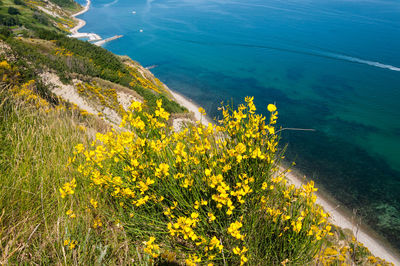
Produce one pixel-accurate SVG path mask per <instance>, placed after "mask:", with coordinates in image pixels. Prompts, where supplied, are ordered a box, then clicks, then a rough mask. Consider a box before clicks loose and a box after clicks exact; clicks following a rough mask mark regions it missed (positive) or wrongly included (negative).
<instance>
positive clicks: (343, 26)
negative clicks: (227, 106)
mask: <svg viewBox="0 0 400 266" xmlns="http://www.w3.org/2000/svg"><path fill="white" fill-rule="evenodd" d="M133 11H134V13H133ZM80 18H82V19H84V20H86V21H87V25H86V26H85V27H84V28H83V29H82V30H81V31H82V32H95V33H97V34H99V35H101V36H102V37H103V38H107V37H111V36H113V35H117V34H118V35H119V34H122V35H124V37H123V38H121V39H118V40H116V41H112V42H110V43H107V44H106V45H105V46H104V47H105V48H106V49H109V50H111V51H112V52H115V53H117V54H121V55H129V56H131V57H132V58H133V59H135V60H137V61H139V62H140V63H141V64H142V65H144V66H149V65H157V67H156V68H154V69H152V72H153V73H154V74H155V75H156V76H157V77H159V78H160V80H161V81H163V82H164V83H166V84H167V85H168V86H169V87H170V88H171V89H173V90H175V91H177V92H179V93H181V94H183V95H185V96H187V97H189V98H191V99H193V100H194V101H195V102H197V103H198V104H200V105H202V106H203V107H204V108H205V109H206V111H207V112H208V113H209V114H210V116H211V117H214V116H217V115H218V111H217V107H218V106H219V103H220V102H221V101H225V102H227V101H231V100H233V101H234V102H235V103H239V102H241V101H242V100H243V98H244V97H245V96H248V95H249V96H255V102H256V104H257V107H258V108H259V110H261V111H263V112H265V110H266V106H267V104H268V103H276V105H277V106H278V108H279V112H280V124H281V125H282V126H284V127H292V128H313V129H315V130H316V131H315V132H299V131H286V132H284V134H283V139H282V143H288V145H289V146H288V151H287V159H288V160H290V161H293V160H294V161H296V163H297V167H298V169H300V170H301V171H302V172H304V173H305V174H307V176H308V177H310V178H312V179H314V180H316V182H317V183H319V184H320V185H322V186H323V187H324V188H326V189H327V190H328V191H329V192H330V193H331V194H332V195H333V196H334V197H335V198H336V199H337V200H338V201H339V202H341V203H342V204H343V205H345V206H347V207H348V208H350V209H357V210H358V213H359V215H360V216H361V217H362V218H363V221H364V222H366V223H368V224H369V225H371V226H372V228H374V229H375V230H376V231H378V232H379V233H380V234H382V235H384V236H385V237H386V238H387V239H388V240H389V241H390V242H391V243H392V244H393V245H394V246H396V247H397V248H398V249H400V108H399V107H400V2H398V1H394V0H330V1H322V0H307V1H304V0H287V1H280V0H147V1H146V0H136V1H132V0H92V7H91V9H90V10H89V12H87V13H85V14H83V15H82V16H80ZM141 29H142V30H143V31H142V32H141V31H140V30H141Z"/></svg>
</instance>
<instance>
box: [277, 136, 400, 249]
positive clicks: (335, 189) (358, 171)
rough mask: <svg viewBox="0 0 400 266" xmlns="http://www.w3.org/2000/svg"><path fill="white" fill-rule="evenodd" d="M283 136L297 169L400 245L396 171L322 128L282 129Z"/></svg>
mask: <svg viewBox="0 0 400 266" xmlns="http://www.w3.org/2000/svg"><path fill="white" fill-rule="evenodd" d="M282 136H283V138H282V142H288V143H289V147H288V149H287V152H286V158H287V159H288V160H289V161H292V160H294V161H296V162H297V167H298V168H299V170H300V171H302V172H303V173H305V174H306V175H308V176H309V177H310V178H312V179H314V180H316V182H317V183H321V184H322V185H323V186H324V187H325V188H326V189H327V190H328V191H329V192H330V193H331V194H332V195H333V196H334V197H335V198H336V199H337V200H338V201H340V202H342V203H343V204H344V205H345V206H347V207H349V208H350V209H352V208H353V209H357V210H359V213H360V215H361V216H362V217H363V221H364V222H365V223H367V224H369V225H371V226H372V227H373V228H375V229H376V230H377V231H378V232H380V233H381V234H382V235H384V236H385V237H387V238H388V240H389V241H391V242H392V243H394V244H395V245H396V246H397V247H398V248H400V227H399V224H398V223H399V221H400V216H399V214H400V194H399V193H398V192H399V191H400V182H398V181H396V180H398V179H399V177H400V173H399V172H397V171H395V170H392V169H391V168H390V167H389V165H388V164H387V163H386V162H385V161H384V160H383V159H382V158H380V157H379V156H377V155H376V156H370V155H369V154H368V153H367V152H365V151H364V150H361V149H359V148H358V147H357V146H355V145H352V144H351V143H349V142H346V141H344V140H338V139H334V138H330V137H329V136H326V135H325V134H323V133H322V132H314V133H302V132H297V133H293V132H284V134H283V135H282ZM315 169H318V171H316V170H315ZM378 207H379V208H378ZM388 210H389V211H388ZM388 213H390V214H389V215H388ZM388 217H390V219H388Z"/></svg>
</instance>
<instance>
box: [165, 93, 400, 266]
mask: <svg viewBox="0 0 400 266" xmlns="http://www.w3.org/2000/svg"><path fill="white" fill-rule="evenodd" d="M165 86H166V87H167V89H168V91H169V92H170V93H171V95H172V96H173V97H174V99H175V100H176V101H177V102H178V103H179V104H181V105H182V106H184V107H186V108H187V109H188V110H189V112H193V113H194V115H195V119H196V120H197V121H201V122H202V123H203V125H205V126H207V124H208V123H212V124H215V123H214V122H213V121H212V119H210V118H209V117H207V116H203V115H201V114H200V112H199V111H198V109H199V107H200V105H198V104H196V103H195V102H193V101H192V100H190V99H188V98H186V97H185V96H183V95H181V94H179V93H177V92H175V91H173V90H171V89H170V88H169V87H168V86H167V85H165ZM284 169H287V167H286V166H281V167H280V170H281V171H283V170H284ZM301 176H304V175H302V174H301V172H300V171H298V170H296V169H291V172H289V173H287V174H286V178H287V179H288V181H289V183H290V184H293V185H295V186H296V187H301V185H303V184H305V183H307V182H308V181H310V180H309V179H308V178H306V177H305V176H304V178H302V177H301ZM317 188H318V187H317ZM315 195H316V196H317V201H316V203H317V204H318V205H320V206H322V207H323V208H324V210H325V211H326V212H328V213H329V214H330V219H331V222H332V224H334V225H335V226H339V227H341V228H342V229H350V230H351V231H352V232H353V234H354V236H355V238H356V240H357V241H359V242H361V243H362V244H363V245H364V246H365V247H367V248H368V249H369V251H370V252H371V253H372V254H373V255H374V256H376V257H380V258H382V259H384V260H386V261H388V262H392V263H393V264H394V265H399V266H400V254H399V253H398V252H397V251H396V250H395V249H394V248H393V247H392V246H391V245H390V243H388V242H387V240H386V239H384V238H383V237H382V236H380V235H379V234H378V233H377V232H375V231H374V230H373V229H372V228H370V227H369V226H367V225H365V224H361V225H357V222H356V220H357V217H355V216H354V214H352V213H351V212H350V210H349V209H347V208H346V207H345V206H342V205H341V204H339V203H338V202H337V201H336V200H335V198H334V197H333V196H331V195H330V194H329V192H328V191H326V190H324V189H323V188H318V191H316V192H315ZM353 220H354V221H353Z"/></svg>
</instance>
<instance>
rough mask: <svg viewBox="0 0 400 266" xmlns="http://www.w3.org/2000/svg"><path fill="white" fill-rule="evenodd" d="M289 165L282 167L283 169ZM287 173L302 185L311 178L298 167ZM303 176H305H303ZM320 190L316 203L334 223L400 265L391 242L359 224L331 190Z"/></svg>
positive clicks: (294, 183) (372, 251)
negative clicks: (331, 193)
mask: <svg viewBox="0 0 400 266" xmlns="http://www.w3.org/2000/svg"><path fill="white" fill-rule="evenodd" d="M286 168H287V167H281V170H283V169H286ZM291 170H292V171H291V172H289V173H287V174H286V178H287V179H288V181H289V183H291V184H293V185H295V186H296V187H300V186H301V185H303V184H306V183H307V182H308V181H310V179H308V178H306V177H305V176H304V175H302V174H301V172H300V171H298V170H296V169H291ZM301 176H303V178H302V177H301ZM317 188H318V191H316V192H315V195H316V196H317V201H316V203H317V204H318V205H320V206H322V207H323V208H324V210H325V211H326V212H328V213H329V214H330V220H331V222H332V224H334V225H336V226H339V227H341V228H342V229H350V230H351V231H352V233H353V234H354V237H355V238H356V240H357V241H359V242H361V243H362V244H363V245H364V246H365V247H367V248H368V249H369V251H370V252H371V253H372V254H373V255H374V256H376V257H380V258H382V259H384V260H386V261H388V262H392V263H393V264H394V265H400V254H399V253H398V251H397V250H395V249H394V248H393V247H392V246H391V245H390V243H389V242H388V241H387V240H386V239H385V238H384V237H383V236H381V235H379V234H378V233H377V232H376V231H374V230H373V229H372V228H370V227H369V226H368V225H366V224H364V223H361V224H357V216H355V215H354V214H353V213H352V212H351V211H350V210H349V209H348V208H347V207H346V206H343V205H342V204H340V203H339V202H338V201H337V200H336V199H335V198H334V197H333V196H332V195H330V194H329V191H326V190H325V189H324V188H323V187H319V186H317Z"/></svg>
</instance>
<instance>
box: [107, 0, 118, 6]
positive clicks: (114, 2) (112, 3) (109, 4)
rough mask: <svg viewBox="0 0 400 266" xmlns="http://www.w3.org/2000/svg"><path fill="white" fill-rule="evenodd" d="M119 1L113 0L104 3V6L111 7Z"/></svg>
mask: <svg viewBox="0 0 400 266" xmlns="http://www.w3.org/2000/svg"><path fill="white" fill-rule="evenodd" d="M118 1H119V0H114V1H112V2H111V3H108V4H104V7H109V6H112V5H115V4H116V3H118Z"/></svg>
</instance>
